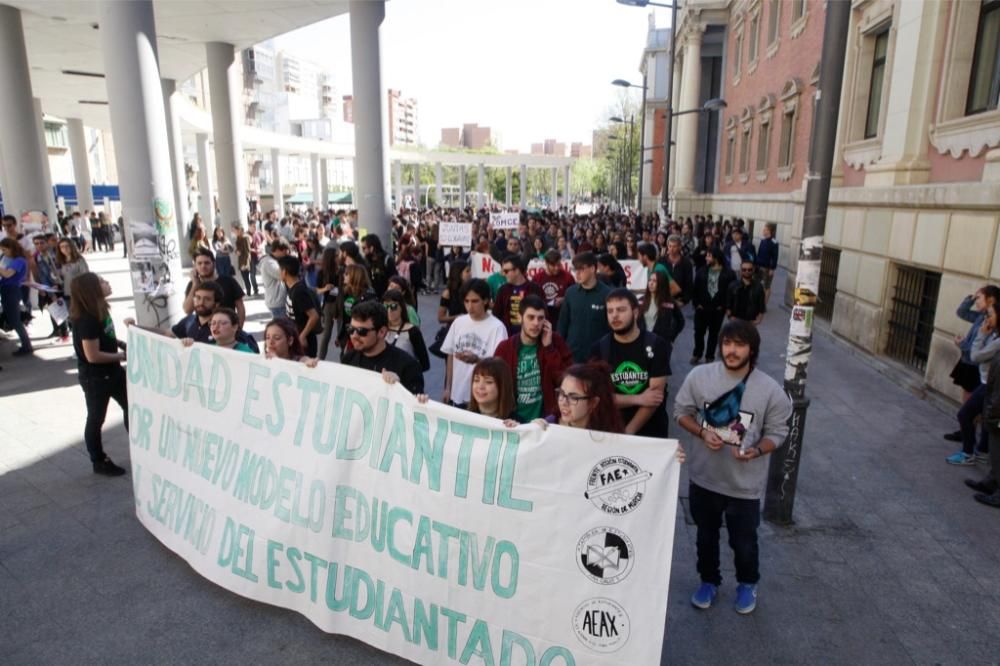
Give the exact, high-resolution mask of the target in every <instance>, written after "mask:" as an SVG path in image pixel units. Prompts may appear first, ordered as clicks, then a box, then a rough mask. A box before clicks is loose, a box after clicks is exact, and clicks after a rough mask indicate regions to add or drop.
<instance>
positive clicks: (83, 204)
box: [66, 118, 94, 213]
mask: <svg viewBox="0 0 1000 666" xmlns="http://www.w3.org/2000/svg"><path fill="white" fill-rule="evenodd" d="M66 131H67V133H68V134H69V154H70V157H71V158H72V160H73V182H74V183H75V184H76V208H77V210H80V211H84V210H94V190H93V187H92V185H93V184H92V183H91V182H90V160H89V159H87V135H86V133H85V132H84V131H83V121H82V120H80V119H79V118H67V119H66ZM66 212H67V213H68V212H69V211H66Z"/></svg>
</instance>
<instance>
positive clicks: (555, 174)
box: [549, 167, 559, 210]
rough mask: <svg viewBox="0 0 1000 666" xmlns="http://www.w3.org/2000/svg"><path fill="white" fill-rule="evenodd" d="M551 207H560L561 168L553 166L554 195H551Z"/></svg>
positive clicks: (552, 208)
mask: <svg viewBox="0 0 1000 666" xmlns="http://www.w3.org/2000/svg"><path fill="white" fill-rule="evenodd" d="M549 208H550V209H551V210H556V209H557V208H559V169H558V168H557V167H552V196H550V197H549Z"/></svg>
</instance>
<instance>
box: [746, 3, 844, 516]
mask: <svg viewBox="0 0 1000 666" xmlns="http://www.w3.org/2000/svg"><path fill="white" fill-rule="evenodd" d="M850 19H851V3H849V2H830V3H827V6H826V26H825V28H824V33H823V53H822V57H821V64H820V77H819V89H818V90H817V91H816V119H815V122H814V124H813V148H812V154H811V155H810V156H809V171H808V173H807V174H806V201H805V210H804V213H803V218H802V243H801V245H800V246H799V257H798V267H797V269H796V274H795V293H794V304H793V306H792V314H791V322H790V324H789V328H788V349H787V351H786V354H785V390H786V391H787V392H788V395H789V396H790V397H791V399H792V406H793V411H792V418H791V423H790V424H789V425H790V426H791V427H790V430H789V433H788V440H787V441H786V443H785V446H783V447H781V448H779V449H778V450H777V451H775V452H774V453H773V454H772V455H771V461H770V468H769V471H768V478H767V493H766V495H765V498H764V519H765V520H767V521H769V522H772V523H776V524H779V525H790V524H791V523H792V508H793V506H794V504H795V491H796V487H797V484H798V477H799V464H800V463H801V459H802V441H803V433H804V430H805V422H806V410H807V409H808V408H809V400H808V399H807V398H806V375H807V372H808V368H809V357H810V355H811V354H812V328H813V310H814V308H815V306H816V298H817V294H818V293H819V272H820V259H821V256H822V254H823V234H824V232H825V229H826V211H827V204H828V203H829V200H830V175H831V171H832V169H833V158H834V146H835V142H836V138H837V120H838V115H839V109H840V91H841V87H842V82H843V76H844V50H845V48H846V46H847V30H848V25H849V22H850Z"/></svg>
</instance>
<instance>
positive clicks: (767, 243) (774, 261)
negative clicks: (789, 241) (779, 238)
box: [756, 238, 778, 270]
mask: <svg viewBox="0 0 1000 666" xmlns="http://www.w3.org/2000/svg"><path fill="white" fill-rule="evenodd" d="M756 263H757V266H758V267H760V268H770V269H771V270H774V269H776V268H777V267H778V244H777V243H775V242H774V239H773V238H761V239H760V245H759V246H758V247H757V262H756Z"/></svg>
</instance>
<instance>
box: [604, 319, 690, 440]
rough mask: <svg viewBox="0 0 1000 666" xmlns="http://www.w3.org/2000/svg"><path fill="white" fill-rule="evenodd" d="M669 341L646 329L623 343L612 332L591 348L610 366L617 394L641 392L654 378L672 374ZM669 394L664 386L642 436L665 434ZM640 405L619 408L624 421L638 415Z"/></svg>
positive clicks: (643, 427)
mask: <svg viewBox="0 0 1000 666" xmlns="http://www.w3.org/2000/svg"><path fill="white" fill-rule="evenodd" d="M671 352H672V349H671V346H670V343H669V342H667V341H666V340H664V339H663V338H661V337H660V336H658V335H656V334H654V333H650V332H648V331H644V332H642V333H640V334H639V337H638V338H636V339H635V340H634V341H633V342H630V343H628V344H622V343H620V342H616V341H615V339H614V334H613V333H609V334H608V335H607V336H605V337H604V338H602V339H600V340H598V341H597V342H596V343H594V345H593V346H592V347H591V348H590V356H591V358H599V359H602V360H604V361H605V362H606V363H607V364H608V365H609V366H611V385H612V386H613V387H614V389H615V393H618V394H621V395H638V394H640V393H642V392H643V391H645V390H646V389H647V388H649V380H650V379H652V378H654V377H667V376H669V375H670V354H671ZM666 404H667V395H666V387H664V394H663V403H662V404H661V405H660V406H659V407H658V408H657V410H656V411H655V412H653V415H652V416H650V417H649V420H648V421H646V424H645V425H644V426H642V428H641V429H640V430H639V432H637V433H636V434H637V435H640V436H642V437H666V436H667V430H668V425H669V421H668V420H667V411H666ZM638 409H639V408H638V407H624V408H622V409H620V410H619V411H620V412H621V415H622V423H623V424H624V425H628V422H629V421H631V420H632V417H633V416H635V413H636V411H637V410H638Z"/></svg>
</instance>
